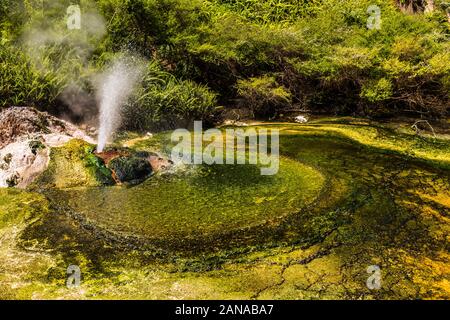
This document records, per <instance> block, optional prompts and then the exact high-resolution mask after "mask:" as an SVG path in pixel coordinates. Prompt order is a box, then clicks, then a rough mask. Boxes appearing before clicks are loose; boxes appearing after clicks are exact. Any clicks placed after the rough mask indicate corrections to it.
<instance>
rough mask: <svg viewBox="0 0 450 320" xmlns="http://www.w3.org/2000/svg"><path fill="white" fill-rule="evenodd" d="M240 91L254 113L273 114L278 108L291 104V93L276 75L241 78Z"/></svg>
mask: <svg viewBox="0 0 450 320" xmlns="http://www.w3.org/2000/svg"><path fill="white" fill-rule="evenodd" d="M237 88H238V93H239V95H240V96H241V97H243V98H245V100H246V103H247V104H248V105H247V107H249V109H250V110H252V112H253V114H255V115H259V116H273V115H274V114H276V113H277V111H279V110H277V109H278V108H280V107H282V106H289V105H290V103H291V93H290V92H289V91H288V90H287V89H286V88H285V87H284V86H280V85H279V84H278V83H277V81H276V79H275V77H270V76H267V75H265V76H262V77H259V78H250V79H246V80H239V81H238V83H237Z"/></svg>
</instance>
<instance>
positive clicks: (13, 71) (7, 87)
mask: <svg viewBox="0 0 450 320" xmlns="http://www.w3.org/2000/svg"><path fill="white" fill-rule="evenodd" d="M61 82H62V81H61V78H60V77H59V76H58V75H56V74H54V73H51V72H47V73H44V74H41V73H40V72H38V71H37V70H36V68H35V67H34V66H33V65H32V63H31V62H30V60H28V59H27V57H26V56H25V55H24V54H23V53H22V52H20V51H19V50H17V49H16V48H14V47H12V46H9V45H5V46H2V47H0V107H5V106H12V105H13V106H20V105H32V106H43V105H47V104H52V103H53V102H54V101H55V99H56V97H57V96H58V94H59V91H60V90H61Z"/></svg>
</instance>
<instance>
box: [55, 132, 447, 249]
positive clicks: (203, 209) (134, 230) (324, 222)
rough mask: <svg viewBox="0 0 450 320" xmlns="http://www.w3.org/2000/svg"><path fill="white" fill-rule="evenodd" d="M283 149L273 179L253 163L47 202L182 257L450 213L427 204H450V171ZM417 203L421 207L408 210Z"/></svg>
mask: <svg viewBox="0 0 450 320" xmlns="http://www.w3.org/2000/svg"><path fill="white" fill-rule="evenodd" d="M280 142H281V153H282V158H281V161H280V171H279V173H278V174H277V175H275V176H261V175H260V170H259V168H258V166H254V165H231V166H230V165H211V166H206V165H201V166H194V167H193V168H190V169H189V170H186V171H185V172H184V173H183V172H182V173H173V174H165V175H160V176H154V177H152V178H150V179H149V180H148V181H147V182H145V183H143V184H141V185H138V186H133V187H127V186H118V187H117V186H116V187H101V188H76V189H65V190H52V191H50V192H48V193H47V195H48V197H49V198H50V199H52V200H53V202H54V203H58V206H59V208H60V211H66V212H70V213H71V215H72V216H74V215H75V217H76V218H77V219H78V220H80V221H82V225H84V226H85V227H87V228H89V229H92V230H95V231H97V232H98V234H99V237H102V236H104V237H107V238H114V239H116V240H117V239H119V242H127V241H131V240H133V242H134V243H136V241H137V243H139V245H138V246H143V248H144V247H145V245H143V244H151V245H153V246H156V247H159V248H163V249H167V250H169V251H170V250H176V251H184V252H188V251H192V250H193V251H196V252H198V251H200V252H209V251H210V250H218V249H225V248H230V247H237V246H245V245H256V244H258V245H261V244H264V243H272V244H273V243H279V242H283V243H284V242H286V241H288V242H292V243H304V244H307V245H311V244H314V243H315V242H317V241H320V240H321V239H323V238H324V237H325V236H326V235H328V234H329V233H330V232H332V230H334V229H336V228H338V227H339V226H342V225H345V224H347V223H349V222H350V221H351V220H352V219H354V217H355V216H358V215H361V217H364V219H367V220H366V221H365V220H362V221H360V223H362V224H367V225H366V227H367V233H368V234H369V233H371V232H374V233H376V232H377V231H376V229H377V228H378V227H380V225H379V223H382V224H383V223H384V224H386V226H385V227H386V228H391V227H393V228H396V227H397V226H396V224H398V223H401V221H400V220H402V219H407V218H406V216H409V215H411V214H413V215H414V214H420V210H421V209H420V206H422V205H423V204H424V203H427V205H428V206H431V208H433V210H436V212H438V214H439V215H443V216H445V215H448V208H447V207H445V206H443V205H441V204H439V202H438V201H433V200H430V199H434V197H446V198H447V197H449V191H448V190H449V189H450V188H449V186H450V183H449V173H448V171H445V170H440V169H434V168H431V167H428V166H425V165H423V164H419V163H413V162H411V161H410V160H406V159H403V158H401V157H398V156H394V155H388V154H383V153H376V152H371V151H369V150H368V149H366V148H364V147H362V146H359V145H357V144H351V143H349V142H345V141H340V140H336V139H333V138H327V137H308V136H303V135H301V134H296V133H295V131H294V132H289V134H286V135H283V136H282V137H281V139H280ZM152 143H154V142H152ZM141 147H142V146H141ZM144 147H145V146H144ZM427 199H428V200H427ZM410 203H413V204H415V205H416V206H419V208H415V209H414V210H416V211H411V205H410ZM370 215H373V216H370ZM380 219H381V220H380ZM383 219H387V220H386V221H384V220H383ZM399 219H400V220H399ZM378 220H380V221H378ZM389 220H392V221H389ZM438 220H439V219H437V220H436V223H438ZM394 222H395V223H394ZM373 224H375V225H373Z"/></svg>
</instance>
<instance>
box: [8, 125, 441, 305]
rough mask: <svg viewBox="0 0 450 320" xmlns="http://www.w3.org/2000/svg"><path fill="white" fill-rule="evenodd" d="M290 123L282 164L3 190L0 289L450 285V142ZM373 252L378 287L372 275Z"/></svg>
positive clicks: (177, 290) (105, 293) (283, 292)
mask: <svg viewBox="0 0 450 320" xmlns="http://www.w3.org/2000/svg"><path fill="white" fill-rule="evenodd" d="M283 126H284V128H283V131H282V135H281V137H280V151H281V154H282V161H281V169H280V175H279V177H276V176H275V177H265V178H264V177H260V176H259V175H258V176H257V175H256V174H255V173H256V172H257V171H258V170H257V168H255V167H252V166H249V167H245V168H243V167H239V166H236V167H233V166H231V167H229V166H223V167H220V166H219V167H214V166H213V167H208V166H206V167H199V168H197V169H195V170H193V171H190V172H185V173H182V174H176V175H169V176H161V177H156V176H155V177H153V178H152V179H151V180H149V181H148V182H146V183H145V184H143V185H140V186H135V187H130V188H125V187H120V188H116V187H106V188H100V189H98V188H85V189H83V188H73V189H65V190H50V191H49V193H45V194H46V197H47V199H46V198H45V197H44V196H43V195H41V194H31V193H26V192H25V193H24V192H19V191H13V190H2V191H1V193H0V212H1V220H0V221H1V224H0V270H1V272H0V288H1V293H0V297H1V298H24V299H29V298H35V299H40V298H65V299H69V298H81V299H91V298H95V299H102V298H130V299H239V298H242V299H325V298H337V299H435V298H446V299H448V298H450V285H449V284H450V267H449V266H450V254H449V241H450V218H449V217H450V208H449V204H450V172H449V170H448V169H447V166H446V165H445V163H444V164H443V161H446V159H447V158H446V156H445V154H446V153H445V152H446V151H445V150H448V146H449V145H450V143H449V142H448V141H446V140H439V141H436V143H435V142H433V141H432V140H430V139H422V138H420V137H414V136H403V135H401V134H396V133H395V132H392V131H389V130H386V131H385V130H384V129H383V128H379V127H377V128H376V129H374V128H371V127H367V126H359V125H356V124H350V125H348V126H347V125H345V124H333V123H327V124H326V125H324V126H322V125H317V124H311V127H314V128H311V130H310V129H309V127H308V126H295V125H290V126H288V125H283ZM270 127H278V128H280V125H271V126H270ZM330 128H332V129H333V128H334V129H333V130H330ZM337 128H338V129H339V132H340V133H339V134H337V133H336V132H337ZM367 132H372V133H373V134H367V135H366V133H367ZM343 135H345V137H343ZM355 137H356V138H355ZM165 139H166V137H165V136H164V135H161V136H157V137H156V138H155V140H154V141H147V142H139V143H137V144H136V146H135V147H136V148H137V149H145V148H147V147H148V148H149V150H151V149H152V148H153V147H154V146H155V145H166V140H165ZM395 141H396V142H395ZM394 142H395V143H394ZM435 145H436V146H437V147H436V148H434V146H435ZM385 147H386V148H385ZM404 150H406V151H408V152H406V151H404ZM438 151H439V152H438ZM422 155H427V156H423V157H422ZM433 159H435V160H433ZM258 172H259V171H258ZM249 177H253V179H249ZM266 178H267V179H266ZM53 197H55V198H53ZM52 198H53V200H52ZM144 198H145V199H144ZM116 199H118V201H114V200H116ZM129 199H133V201H128V200H129ZM134 199H140V200H141V201H140V202H139V203H141V204H140V205H138V204H136V201H134ZM183 213H186V218H183V217H182V215H183ZM196 216H197V217H198V219H194V217H196ZM177 217H178V218H177ZM210 220H211V221H210ZM189 221H191V222H190V223H189ZM116 222H118V223H116ZM233 222H234V223H233ZM171 231H173V232H171ZM194 235H195V237H194ZM69 265H78V266H79V267H80V269H81V270H82V276H83V279H82V283H81V286H80V287H79V288H77V289H68V288H67V287H66V286H65V281H66V278H67V274H66V269H67V267H68V266H69ZM373 265H376V266H379V267H380V269H381V276H382V282H381V288H380V289H379V290H371V289H369V288H368V287H367V285H366V281H367V279H368V277H369V276H370V274H369V273H368V272H367V268H368V267H369V266H373Z"/></svg>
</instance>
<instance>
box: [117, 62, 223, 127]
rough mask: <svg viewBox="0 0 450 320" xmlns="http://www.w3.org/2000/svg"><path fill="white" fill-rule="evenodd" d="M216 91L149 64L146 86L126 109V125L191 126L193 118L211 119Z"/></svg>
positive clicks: (144, 80) (144, 81) (144, 82)
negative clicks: (177, 77)
mask: <svg viewBox="0 0 450 320" xmlns="http://www.w3.org/2000/svg"><path fill="white" fill-rule="evenodd" d="M216 103H217V101H216V94H215V93H213V92H211V91H210V90H209V89H208V88H207V87H206V86H203V85H199V84H196V83H194V82H192V81H190V80H177V79H176V78H175V77H173V76H172V75H171V74H169V73H167V72H164V71H162V70H161V68H160V66H159V65H158V64H157V63H156V62H151V63H149V64H148V67H147V71H146V73H145V75H144V78H143V83H142V88H141V89H140V90H139V92H137V93H136V96H135V98H134V99H132V100H131V101H130V102H129V103H128V105H127V106H126V108H125V112H124V114H125V126H126V127H127V128H131V129H137V130H145V129H157V128H167V129H169V128H176V127H177V126H187V125H189V124H190V123H191V122H192V120H204V121H208V120H209V119H210V117H211V115H212V114H213V113H214V110H215V107H216Z"/></svg>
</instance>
